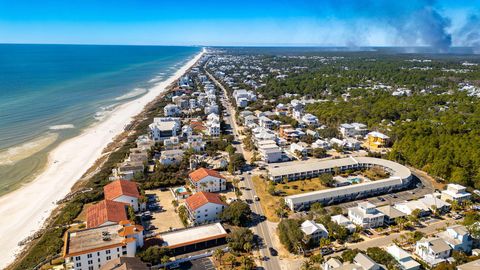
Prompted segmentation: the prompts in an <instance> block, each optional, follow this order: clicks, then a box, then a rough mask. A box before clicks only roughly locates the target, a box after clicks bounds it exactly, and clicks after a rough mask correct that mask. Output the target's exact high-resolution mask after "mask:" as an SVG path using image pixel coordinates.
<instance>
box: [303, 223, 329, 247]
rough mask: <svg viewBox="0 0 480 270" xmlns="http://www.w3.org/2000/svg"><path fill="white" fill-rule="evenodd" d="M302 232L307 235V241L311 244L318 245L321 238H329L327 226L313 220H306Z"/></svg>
mask: <svg viewBox="0 0 480 270" xmlns="http://www.w3.org/2000/svg"><path fill="white" fill-rule="evenodd" d="M300 230H302V232H303V233H304V234H305V236H306V238H305V240H306V241H308V242H307V243H309V244H313V245H318V244H319V243H320V239H321V238H328V231H327V229H326V228H325V226H323V224H320V223H316V222H315V221H313V220H305V221H304V222H303V223H302V225H301V226H300Z"/></svg>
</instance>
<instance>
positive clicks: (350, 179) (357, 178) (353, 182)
mask: <svg viewBox="0 0 480 270" xmlns="http://www.w3.org/2000/svg"><path fill="white" fill-rule="evenodd" d="M348 182H350V183H351V184H358V183H360V182H362V178H360V177H353V178H348Z"/></svg>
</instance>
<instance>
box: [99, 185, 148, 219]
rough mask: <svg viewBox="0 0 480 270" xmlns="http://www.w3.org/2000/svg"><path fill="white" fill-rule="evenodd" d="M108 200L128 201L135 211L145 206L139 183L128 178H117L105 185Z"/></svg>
mask: <svg viewBox="0 0 480 270" xmlns="http://www.w3.org/2000/svg"><path fill="white" fill-rule="evenodd" d="M103 193H104V195H105V199H106V200H111V201H115V202H121V203H126V204H128V205H130V206H132V207H133V209H134V210H135V212H137V211H139V210H141V209H143V208H145V203H141V202H140V193H139V192H138V187H137V183H135V182H132V181H127V180H117V181H113V182H112V183H110V184H108V185H106V186H104V187H103Z"/></svg>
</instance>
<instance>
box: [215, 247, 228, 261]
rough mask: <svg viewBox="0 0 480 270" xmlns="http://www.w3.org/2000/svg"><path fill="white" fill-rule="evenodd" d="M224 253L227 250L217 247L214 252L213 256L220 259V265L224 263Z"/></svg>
mask: <svg viewBox="0 0 480 270" xmlns="http://www.w3.org/2000/svg"><path fill="white" fill-rule="evenodd" d="M223 255H225V251H223V250H222V249H220V248H219V249H215V251H214V252H213V257H214V258H215V260H217V261H218V263H219V264H220V265H222V257H223Z"/></svg>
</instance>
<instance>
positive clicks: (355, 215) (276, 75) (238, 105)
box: [36, 48, 480, 270]
mask: <svg viewBox="0 0 480 270" xmlns="http://www.w3.org/2000/svg"><path fill="white" fill-rule="evenodd" d="M345 57H347V56H343V55H342V56H332V55H330V56H329V55H327V56H324V55H321V54H320V55H314V56H311V55H280V56H275V57H269V56H265V55H263V54H262V53H261V52H255V53H248V52H247V51H245V52H240V53H238V52H236V51H235V50H234V49H230V50H229V49H218V48H208V49H207V50H206V52H205V53H204V54H203V55H202V56H201V58H200V59H199V60H198V61H197V62H196V63H195V64H194V65H193V66H192V67H190V69H189V70H188V71H187V72H186V73H185V74H183V75H182V76H181V77H180V78H179V79H178V80H177V81H176V82H175V83H174V84H173V85H172V86H171V88H170V89H169V90H168V91H167V92H165V93H164V94H163V95H162V96H161V97H160V98H159V100H158V101H157V102H156V103H155V104H154V107H153V108H152V109H151V110H150V111H149V114H148V115H145V117H143V118H142V119H141V122H140V124H137V125H133V126H126V127H125V132H126V133H127V134H128V136H126V137H125V138H124V144H123V145H122V147H121V152H120V153H119V154H117V155H115V160H114V162H113V161H111V160H109V161H107V162H106V163H105V164H108V165H109V167H108V170H101V172H102V173H101V176H99V177H98V178H97V180H95V181H93V182H92V184H89V185H86V186H85V187H84V188H83V189H81V190H80V191H78V190H77V191H76V192H74V193H71V194H69V196H67V197H66V198H65V199H64V200H62V201H61V202H59V204H66V205H68V204H69V203H75V204H74V205H75V206H74V207H72V209H69V208H68V207H65V208H64V209H67V210H68V211H71V212H70V213H75V214H69V217H68V218H69V219H68V222H67V223H66V224H65V225H62V230H61V239H62V243H61V246H62V248H61V252H60V253H57V254H51V257H48V258H46V259H45V260H43V261H42V262H41V263H40V265H38V268H36V269H58V270H60V269H75V270H105V269H134V270H144V269H208V270H211V269H245V270H247V269H266V270H280V269H283V270H288V269H302V270H310V269H323V270H341V269H356V270H362V269H364V270H377V269H405V270H415V269H460V270H466V269H477V268H478V267H480V215H479V214H478V210H479V209H480V198H479V196H480V191H479V190H477V189H476V187H478V186H471V185H469V184H468V183H467V182H465V183H463V182H460V181H449V179H440V178H439V177H433V176H431V175H429V173H428V172H426V169H425V168H422V167H418V166H415V165H414V164H412V163H409V162H405V160H404V161H402V160H401V159H394V158H391V157H392V156H391V155H392V153H397V152H399V151H400V150H401V149H400V150H399V149H398V148H397V146H396V145H395V142H396V140H398V139H399V138H398V136H397V135H393V134H395V133H394V132H393V131H392V130H394V129H395V128H396V127H397V126H400V125H401V124H400V122H401V123H407V124H408V123H409V122H411V120H408V119H401V120H399V121H398V122H394V121H390V120H387V119H383V120H381V121H378V122H374V121H375V119H369V120H368V121H365V122H358V121H354V120H355V118H351V119H350V121H344V122H343V121H341V119H342V118H341V117H336V116H335V115H326V114H318V113H316V109H317V108H318V107H320V108H321V107H322V106H326V105H325V104H327V103H329V102H344V103H348V102H352V100H358V99H361V97H359V95H358V91H359V89H362V90H363V89H368V91H382V93H386V95H388V96H389V97H394V98H396V97H399V98H402V97H409V96H412V95H417V94H418V95H429V94H431V93H432V92H434V93H440V92H441V91H443V89H440V88H441V87H437V88H438V89H437V88H435V87H432V88H429V89H427V88H425V89H420V90H417V89H408V88H407V87H406V86H401V87H399V86H397V85H395V86H393V85H388V84H386V83H382V82H379V81H371V80H369V79H368V80H365V82H364V84H362V85H361V86H356V87H354V86H349V87H344V89H343V90H344V91H337V90H336V89H333V88H332V89H328V90H326V91H323V92H322V93H320V94H318V95H313V94H312V92H308V91H305V92H304V93H305V94H300V92H299V91H295V92H291V93H290V92H289V91H283V90H281V89H283V88H282V87H279V88H276V89H274V88H273V87H272V88H271V89H274V90H272V91H275V92H268V91H269V87H270V85H272V84H277V83H278V84H280V83H281V82H282V81H285V80H287V79H288V78H289V76H293V74H297V75H298V74H302V72H307V70H308V69H309V68H311V67H312V66H314V65H321V66H329V65H341V66H342V69H343V70H348V68H349V67H348V66H347V65H346V64H345V63H346V62H342V61H344V60H345ZM424 61H425V60H424ZM339 62H340V63H339ZM404 62H405V63H409V65H407V67H405V68H408V69H412V70H418V69H416V68H415V69H413V68H414V67H412V66H414V65H417V64H418V65H420V66H422V65H423V64H425V63H430V62H418V61H413V60H412V61H410V60H409V61H408V62H407V61H404ZM300 64H303V65H305V66H302V65H300ZM463 64H465V62H463ZM343 65H345V66H343ZM463 67H464V69H468V68H471V69H477V67H476V65H473V64H472V65H468V66H465V65H463ZM464 69H462V70H464ZM445 72H452V73H455V72H460V71H459V70H457V69H455V67H452V69H451V70H448V71H445ZM462 72H463V71H462ZM325 76H326V77H328V75H327V74H326V75H325ZM272 82H274V83H272ZM308 87H309V86H305V88H308ZM342 87H343V86H341V88H342ZM458 87H459V88H458V89H457V91H459V92H463V93H467V94H468V95H469V96H470V97H472V98H473V97H474V96H475V93H476V90H473V89H474V88H475V87H474V86H471V85H470V84H467V83H462V84H459V85H458ZM279 89H280V90H279ZM477 90H478V89H477ZM365 91H367V90H365ZM422 91H423V92H422ZM417 92H418V93H417ZM445 106H447V105H445ZM412 117H413V116H412ZM327 118H329V119H328V120H327ZM334 118H335V121H333V120H332V119H334ZM58 224H60V223H58ZM40 239H41V238H40ZM52 253H55V252H52Z"/></svg>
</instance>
